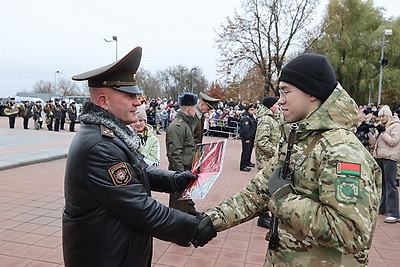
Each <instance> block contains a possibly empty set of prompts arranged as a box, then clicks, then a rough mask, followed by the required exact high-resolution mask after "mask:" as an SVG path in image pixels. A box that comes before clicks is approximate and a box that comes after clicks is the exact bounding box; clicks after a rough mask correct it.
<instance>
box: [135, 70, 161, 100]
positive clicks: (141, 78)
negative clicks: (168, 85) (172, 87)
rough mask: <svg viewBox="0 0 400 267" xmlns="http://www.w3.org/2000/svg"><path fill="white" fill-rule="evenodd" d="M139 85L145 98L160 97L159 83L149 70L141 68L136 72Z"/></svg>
mask: <svg viewBox="0 0 400 267" xmlns="http://www.w3.org/2000/svg"><path fill="white" fill-rule="evenodd" d="M137 79H138V84H139V87H140V88H141V89H142V90H143V94H144V96H146V97H147V98H157V97H161V83H160V81H159V79H157V77H156V76H153V75H152V74H151V72H150V71H148V70H145V69H141V70H139V71H138V73H137Z"/></svg>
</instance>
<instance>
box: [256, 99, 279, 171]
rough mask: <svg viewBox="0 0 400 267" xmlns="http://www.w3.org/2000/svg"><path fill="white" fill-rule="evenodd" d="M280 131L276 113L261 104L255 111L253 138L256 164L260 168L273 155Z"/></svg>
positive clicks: (276, 147)
mask: <svg viewBox="0 0 400 267" xmlns="http://www.w3.org/2000/svg"><path fill="white" fill-rule="evenodd" d="M280 136H281V132H280V129H279V122H278V115H277V114H275V113H274V112H272V111H271V110H270V109H269V108H267V107H265V106H264V105H261V107H260V109H259V110H258V112H257V130H256V140H255V153H256V166H257V169H258V170H261V169H262V168H263V166H264V165H265V163H266V162H267V161H269V160H270V159H271V158H273V157H274V155H275V152H276V151H277V149H278V144H279V138H280Z"/></svg>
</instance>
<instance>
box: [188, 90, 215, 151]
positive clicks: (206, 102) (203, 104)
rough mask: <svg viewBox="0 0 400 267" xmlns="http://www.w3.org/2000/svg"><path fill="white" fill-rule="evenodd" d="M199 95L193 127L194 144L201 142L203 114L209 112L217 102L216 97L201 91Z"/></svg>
mask: <svg viewBox="0 0 400 267" xmlns="http://www.w3.org/2000/svg"><path fill="white" fill-rule="evenodd" d="M199 96H200V97H199V103H197V105H196V117H197V124H196V128H195V129H194V141H195V142H196V144H201V143H203V134H204V121H205V119H206V117H205V116H204V114H206V113H208V112H210V111H211V110H212V109H213V108H214V106H215V105H217V104H218V102H219V99H218V98H214V97H211V96H208V95H206V94H204V93H201V92H200V94H199Z"/></svg>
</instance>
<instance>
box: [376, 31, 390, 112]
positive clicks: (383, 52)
mask: <svg viewBox="0 0 400 267" xmlns="http://www.w3.org/2000/svg"><path fill="white" fill-rule="evenodd" d="M392 34H393V31H392V30H391V29H385V30H384V31H383V34H382V43H381V47H382V51H381V61H380V70H379V87H378V104H377V105H378V106H379V105H380V104H381V94H382V76H383V65H387V63H388V60H387V59H385V58H384V54H385V44H386V43H387V42H388V41H386V40H385V36H386V35H388V36H389V35H392Z"/></svg>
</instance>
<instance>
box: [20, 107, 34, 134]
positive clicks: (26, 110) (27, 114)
mask: <svg viewBox="0 0 400 267" xmlns="http://www.w3.org/2000/svg"><path fill="white" fill-rule="evenodd" d="M20 116H21V117H22V118H23V122H22V124H23V126H24V129H29V127H28V125H29V118H31V117H32V107H31V103H30V102H29V100H25V101H24V105H23V106H22V108H21V110H20Z"/></svg>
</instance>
